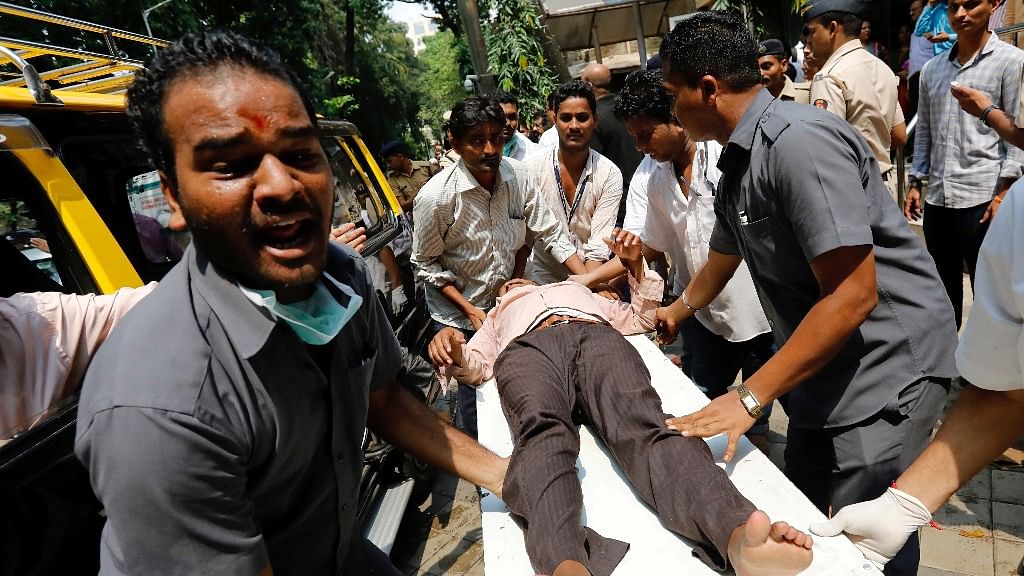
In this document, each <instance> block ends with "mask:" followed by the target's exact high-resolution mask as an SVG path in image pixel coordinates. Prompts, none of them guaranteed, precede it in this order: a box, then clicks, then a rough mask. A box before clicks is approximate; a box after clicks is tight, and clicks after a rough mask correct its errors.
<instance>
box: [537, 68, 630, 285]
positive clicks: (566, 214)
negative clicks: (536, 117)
mask: <svg viewBox="0 0 1024 576" xmlns="http://www.w3.org/2000/svg"><path fill="white" fill-rule="evenodd" d="M596 102H597V101H596V99H595V98H594V91H593V89H592V88H591V87H590V85H588V84H587V83H586V82H583V81H581V80H572V81H570V82H567V83H565V84H563V85H562V86H560V87H559V88H558V89H557V90H555V91H554V92H553V93H552V106H553V108H554V110H555V128H556V129H557V130H558V147H556V148H551V149H546V150H543V151H541V152H538V153H536V154H534V155H532V156H530V158H528V159H527V160H526V162H525V163H524V164H525V166H526V169H527V171H528V172H529V173H530V174H531V175H532V176H533V182H534V188H536V189H537V190H538V192H539V193H540V195H541V198H543V200H544V202H545V203H546V204H547V205H548V207H549V208H550V209H551V211H552V212H553V213H554V215H555V218H556V219H557V220H558V223H559V224H560V225H561V227H562V231H563V232H565V233H566V234H567V235H568V236H569V239H570V241H571V242H572V243H573V246H574V247H575V248H576V253H577V254H578V255H579V257H580V258H581V259H582V260H583V264H584V266H586V268H587V269H588V270H593V269H596V268H597V267H599V266H600V265H601V264H604V263H605V262H607V261H608V258H609V252H608V247H607V246H605V244H604V241H603V240H602V239H603V238H607V237H608V236H609V235H610V234H611V231H612V228H614V227H615V217H616V216H617V215H618V210H619V201H620V199H621V198H622V173H621V172H620V171H619V169H618V167H617V166H615V164H614V163H613V162H612V161H611V160H609V159H608V158H605V157H604V156H602V155H601V154H599V153H597V152H596V151H594V150H591V148H590V140H591V138H592V137H593V134H594V128H595V127H596V126H597V112H596V111H597V103H596ZM526 277H527V278H529V279H530V280H532V281H534V282H536V283H538V284H552V283H554V282H562V281H563V280H565V279H567V278H568V277H569V270H568V268H566V267H565V265H564V264H562V263H561V262H559V261H558V260H557V258H556V257H555V256H554V255H552V254H551V253H550V252H547V251H544V250H537V249H536V247H535V249H534V251H533V254H532V256H531V257H530V261H529V263H528V264H527V267H526Z"/></svg>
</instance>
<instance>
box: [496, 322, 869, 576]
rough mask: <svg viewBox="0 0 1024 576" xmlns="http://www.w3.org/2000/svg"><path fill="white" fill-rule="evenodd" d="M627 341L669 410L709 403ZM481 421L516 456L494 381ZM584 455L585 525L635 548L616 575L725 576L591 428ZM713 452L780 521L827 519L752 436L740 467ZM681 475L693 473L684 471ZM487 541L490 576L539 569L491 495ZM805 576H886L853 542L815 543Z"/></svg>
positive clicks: (500, 447)
mask: <svg viewBox="0 0 1024 576" xmlns="http://www.w3.org/2000/svg"><path fill="white" fill-rule="evenodd" d="M627 340H628V341H629V342H630V343H632V344H633V346H635V347H636V349H637V350H638V351H639V352H640V355H641V357H642V358H643V359H644V362H645V364H646V365H647V368H648V370H650V372H651V381H652V384H653V385H654V388H655V390H657V392H658V394H659V395H660V396H661V400H662V406H663V408H664V411H665V412H666V413H669V414H676V415H683V414H689V413H691V412H694V411H696V410H697V409H699V408H700V407H702V406H704V405H705V404H707V403H708V399H707V397H706V396H704V394H703V393H701V392H700V390H698V389H697V387H696V386H694V385H693V383H692V382H691V381H690V380H689V379H688V378H686V376H684V375H683V373H682V372H680V370H679V368H677V367H676V366H675V365H674V364H672V362H671V361H669V360H668V359H667V358H666V357H665V355H664V354H663V353H662V352H661V350H659V349H658V347H657V346H656V345H655V344H654V343H653V342H651V341H650V340H648V339H647V338H646V337H644V336H643V335H638V336H630V337H628V338H627ZM476 398H477V419H478V427H479V433H480V443H481V444H483V445H484V446H487V447H488V448H490V449H491V450H493V451H494V452H496V453H498V454H499V455H501V456H508V455H509V454H511V453H512V438H511V435H510V434H509V429H508V422H507V421H506V420H505V415H504V414H503V413H502V411H501V405H500V402H499V400H498V391H497V388H496V387H495V385H494V381H493V380H491V381H488V382H487V383H485V384H484V385H483V386H481V387H480V388H479V389H478V391H477V397H476ZM580 436H581V438H580V455H579V459H578V460H577V461H576V467H577V469H578V470H579V475H580V480H581V483H582V486H583V508H584V509H583V524H584V525H586V526H589V527H591V528H593V529H594V530H596V531H597V532H598V533H600V534H601V535H603V536H606V537H609V538H615V539H617V540H622V541H624V542H628V543H629V544H630V548H629V552H627V553H626V556H625V558H623V560H622V562H621V563H620V564H619V566H618V567H617V568H616V570H615V574H616V575H650V574H670V573H671V574H687V575H693V576H697V575H704V574H706V575H708V576H712V575H715V574H717V573H716V572H714V571H713V570H711V569H710V568H708V567H707V566H706V565H705V564H703V563H702V562H701V561H700V560H699V559H697V558H696V557H695V556H693V555H692V554H691V549H692V548H691V545H690V543H689V542H688V541H687V540H685V539H684V538H682V537H680V536H677V535H676V534H674V533H672V532H670V531H668V530H667V529H666V528H665V527H664V526H663V525H662V524H661V522H660V521H659V520H658V517H657V514H655V512H654V511H653V510H651V509H650V508H648V507H647V505H646V504H645V503H644V502H643V501H642V500H640V499H639V498H638V497H637V496H636V494H635V493H634V492H633V489H632V487H631V486H630V485H629V481H628V480H627V479H626V477H625V476H624V475H623V474H622V472H621V471H620V470H619V468H618V466H617V465H616V464H615V462H614V459H612V458H610V454H608V452H607V451H606V450H605V448H604V446H603V444H602V443H601V442H600V441H599V440H597V438H595V437H594V436H593V435H592V434H591V432H590V430H589V429H587V428H586V427H583V428H582V429H581V430H580ZM707 442H708V445H709V446H710V447H711V451H712V453H713V454H714V455H715V457H716V459H717V460H718V463H719V464H718V465H719V466H721V467H723V468H724V469H725V470H726V472H727V473H728V475H729V478H730V479H731V480H732V481H733V483H734V484H735V485H736V486H737V487H738V488H739V490H740V492H741V493H743V495H744V496H746V497H747V498H748V499H750V501H751V502H753V503H754V505H755V506H757V507H758V508H760V509H761V510H764V511H765V512H767V513H768V515H769V516H770V517H771V518H772V520H773V521H774V520H785V521H786V522H789V523H790V524H792V525H793V526H795V527H797V528H798V529H800V530H804V531H807V527H808V525H809V524H810V523H811V522H813V521H816V520H820V519H823V516H822V514H821V513H820V512H819V511H818V510H817V509H816V508H815V507H814V506H813V505H812V504H811V502H810V501H809V500H807V498H805V497H804V496H803V494H801V493H800V491H799V490H797V488H796V487H795V486H794V485H793V484H792V483H790V482H789V480H788V479H786V477H785V476H783V474H782V472H781V471H780V470H779V469H778V468H776V467H775V465H774V464H772V463H771V462H770V461H769V460H768V459H767V457H765V456H764V455H763V454H762V453H761V452H760V451H759V450H757V449H756V448H755V447H754V446H753V444H751V443H750V442H749V441H747V439H746V438H743V439H741V443H740V445H739V447H738V449H737V453H736V456H735V457H734V458H733V462H731V463H729V464H725V463H724V462H722V460H721V457H722V454H723V452H724V451H725V446H726V440H725V437H724V436H718V437H715V438H710V439H708V440H707ZM680 473H685V467H684V466H680ZM480 508H481V512H482V524H483V541H484V572H485V574H488V575H491V576H520V575H523V576H526V575H532V574H535V573H536V571H535V570H534V569H533V567H532V566H531V564H530V560H529V558H528V557H527V555H526V546H525V543H524V539H523V532H522V530H521V529H520V528H519V526H518V525H517V524H516V523H515V521H513V520H512V517H511V516H510V514H509V512H508V509H507V508H506V507H505V504H504V503H503V502H502V501H501V500H500V499H498V497H496V496H494V495H493V494H490V493H485V494H484V497H483V498H482V499H481V501H480ZM802 574H804V575H822V576H826V575H827V576H878V575H880V574H881V571H880V570H878V569H877V568H875V567H874V565H873V564H871V563H870V562H868V561H867V560H865V559H864V557H863V556H862V555H861V553H860V552H859V551H858V550H857V548H856V547H854V545H853V543H851V542H850V541H849V540H848V539H847V538H845V537H842V536H839V537H835V538H820V537H815V540H814V561H813V562H812V564H811V566H810V567H809V568H808V569H807V570H805V571H804V572H803V573H802Z"/></svg>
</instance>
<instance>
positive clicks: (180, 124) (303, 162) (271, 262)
mask: <svg viewBox="0 0 1024 576" xmlns="http://www.w3.org/2000/svg"><path fill="white" fill-rule="evenodd" d="M163 118H164V129H165V130H166V131H167V137H168V139H169V141H170V144H171V147H172V150H173V151H174V167H175V172H176V174H177V188H176V189H172V187H171V183H170V181H169V180H168V179H167V177H166V175H162V178H161V182H162V185H163V188H164V194H165V195H166V196H167V199H168V202H169V203H170V207H171V211H172V214H171V223H170V227H171V228H172V229H174V230H183V229H185V228H186V227H187V228H188V229H189V230H190V231H191V232H192V236H193V238H194V240H195V242H196V245H197V246H198V247H199V248H200V249H202V250H203V252H204V253H205V254H206V255H207V256H208V257H209V258H210V260H211V261H212V262H213V263H214V264H216V265H217V266H218V267H219V268H221V269H222V270H224V271H226V272H228V273H230V274H231V275H233V276H235V277H236V278H237V280H238V281H239V282H240V283H242V284H244V285H246V286H249V287H252V288H258V289H269V290H274V291H275V292H277V294H278V297H279V298H280V299H282V300H284V301H291V300H295V299H299V298H304V297H306V296H308V294H309V291H310V290H311V289H312V286H313V282H315V281H316V279H317V278H318V277H319V276H320V274H321V273H322V272H323V268H324V265H325V263H326V259H327V241H328V230H329V228H330V224H331V222H330V216H331V205H332V200H333V177H332V174H331V169H330V167H329V165H328V163H327V157H326V156H325V155H324V151H323V148H322V147H321V146H320V140H319V137H318V134H317V130H316V128H315V127H314V125H313V123H312V120H311V119H310V117H309V115H308V114H307V113H306V110H305V108H304V107H303V105H302V100H301V99H300V97H299V95H298V94H297V93H296V92H295V90H294V89H293V88H292V87H291V86H290V85H288V84H286V83H285V82H282V81H281V80H278V79H275V78H272V77H270V76H267V75H265V74H262V73H260V72H256V71H253V70H250V69H246V68H234V67H232V68H227V67H224V68H219V69H217V70H213V71H210V72H208V73H205V74H200V75H198V76H193V77H185V78H181V79H179V80H176V81H174V82H173V83H172V84H171V85H170V87H169V89H168V92H167V96H166V98H165V100H164V104H163Z"/></svg>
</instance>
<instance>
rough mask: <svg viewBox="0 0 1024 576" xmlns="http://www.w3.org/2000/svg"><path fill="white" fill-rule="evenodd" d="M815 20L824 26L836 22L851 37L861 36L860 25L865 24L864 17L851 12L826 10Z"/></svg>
mask: <svg viewBox="0 0 1024 576" xmlns="http://www.w3.org/2000/svg"><path fill="white" fill-rule="evenodd" d="M815 20H817V21H818V23H819V24H821V25H822V26H827V25H828V23H829V22H836V23H838V24H839V27H840V28H842V29H843V32H844V33H845V34H846V35H847V36H851V37H853V36H860V27H861V26H862V25H863V24H864V19H863V18H861V17H860V16H857V15H856V14H851V13H849V12H835V11H833V12H825V13H824V14H822V15H821V16H818V17H817V18H815Z"/></svg>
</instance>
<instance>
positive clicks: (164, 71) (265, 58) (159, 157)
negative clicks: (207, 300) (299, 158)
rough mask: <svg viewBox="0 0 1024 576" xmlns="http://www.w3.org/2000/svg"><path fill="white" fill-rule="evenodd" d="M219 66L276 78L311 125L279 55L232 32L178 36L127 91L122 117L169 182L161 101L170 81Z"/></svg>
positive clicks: (170, 163) (312, 114)
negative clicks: (125, 114) (291, 92)
mask: <svg viewBox="0 0 1024 576" xmlns="http://www.w3.org/2000/svg"><path fill="white" fill-rule="evenodd" d="M220 67H237V68H244V69H250V70H253V71H256V72H259V73H261V74H266V75H267V76H270V77H271V78H274V79H276V80H280V81H282V82H284V83H285V84H288V85H289V86H291V87H292V88H294V89H295V92H296V93H298V95H299V98H300V99H301V100H302V105H303V106H304V107H305V108H306V113H307V114H309V119H310V121H311V122H312V123H313V125H314V126H316V125H317V121H316V110H314V108H313V104H312V102H311V101H310V100H309V97H308V96H307V95H306V92H305V90H303V88H302V85H301V84H300V83H299V81H298V79H297V78H296V77H295V75H294V74H292V72H291V70H289V69H288V68H287V67H286V66H285V64H284V62H283V61H282V60H281V57H280V56H279V55H278V54H277V52H274V51H273V50H271V49H270V48H267V47H265V46H263V45H261V44H259V43H258V42H256V41H254V40H250V39H248V38H245V37H243V36H240V35H238V34H236V33H234V32H226V31H222V30H210V31H206V32H192V33H189V34H186V35H184V36H182V37H181V38H180V39H178V40H177V41H175V42H174V43H172V44H171V45H170V46H167V47H166V48H164V49H162V50H160V52H158V53H157V55H156V57H154V58H153V60H152V61H151V62H150V63H149V66H147V67H146V68H145V69H143V70H139V71H138V72H136V73H135V80H134V81H133V82H132V85H131V86H130V87H129V88H128V118H129V120H131V123H132V126H133V127H134V128H135V134H136V136H137V137H138V139H139V144H140V145H141V146H142V148H143V149H144V150H145V151H146V153H147V154H149V158H150V160H152V162H153V165H154V166H156V168H157V170H160V171H162V172H163V173H164V174H166V175H167V177H168V178H169V179H170V180H171V183H172V184H174V183H175V181H176V175H175V173H174V147H173V146H172V144H171V142H170V140H169V139H168V137H167V131H166V126H164V103H165V102H166V100H167V94H168V91H169V89H170V87H171V85H172V84H173V83H174V81H175V80H178V79H180V78H187V77H190V76H192V77H194V76H198V75H200V74H202V73H204V72H211V71H213V70H216V69H217V68H220Z"/></svg>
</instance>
